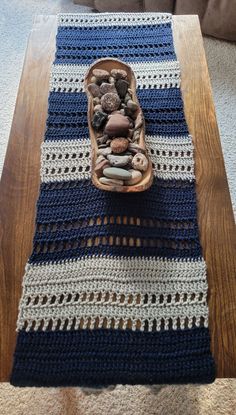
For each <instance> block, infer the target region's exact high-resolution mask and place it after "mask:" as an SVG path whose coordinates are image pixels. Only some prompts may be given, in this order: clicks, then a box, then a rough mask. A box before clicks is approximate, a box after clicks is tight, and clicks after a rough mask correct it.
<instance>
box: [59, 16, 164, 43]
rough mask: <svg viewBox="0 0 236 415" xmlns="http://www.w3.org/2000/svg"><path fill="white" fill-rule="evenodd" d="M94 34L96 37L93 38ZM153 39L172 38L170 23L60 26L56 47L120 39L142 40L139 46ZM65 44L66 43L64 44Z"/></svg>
mask: <svg viewBox="0 0 236 415" xmlns="http://www.w3.org/2000/svg"><path fill="white" fill-rule="evenodd" d="M95 33H96V36H95ZM154 35H155V37H159V36H161V37H170V36H172V29H171V23H170V22H169V23H163V24H159V25H142V24H140V25H137V26H136V25H135V26H121V25H120V26H119V24H118V25H116V26H115V25H114V26H109V25H108V26H99V25H97V26H96V27H92V26H83V27H82V26H77V27H75V26H61V27H58V30H57V37H56V39H57V45H61V44H63V42H65V44H68V45H70V46H71V41H70V40H71V39H74V40H75V39H81V40H85V41H86V40H88V44H90V43H97V42H98V43H100V41H104V39H109V40H112V39H114V38H115V39H116V40H117V42H118V43H119V41H121V40H122V39H130V40H132V41H133V39H135V38H142V42H140V43H141V44H143V38H144V37H145V39H146V38H149V37H151V38H154ZM66 42H67V43H66Z"/></svg>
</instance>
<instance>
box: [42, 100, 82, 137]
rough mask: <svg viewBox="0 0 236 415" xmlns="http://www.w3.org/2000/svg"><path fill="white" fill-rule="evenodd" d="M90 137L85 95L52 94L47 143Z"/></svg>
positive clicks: (46, 135) (49, 101)
mask: <svg viewBox="0 0 236 415" xmlns="http://www.w3.org/2000/svg"><path fill="white" fill-rule="evenodd" d="M86 137H89V130H88V121H87V97H86V94H85V93H82V92H80V93H79V92H78V93H77V92H76V93H63V92H50V94H49V98H48V119H47V130H46V134H45V141H50V140H57V141H59V140H76V139H81V138H86Z"/></svg>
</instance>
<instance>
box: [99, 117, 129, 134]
mask: <svg viewBox="0 0 236 415" xmlns="http://www.w3.org/2000/svg"><path fill="white" fill-rule="evenodd" d="M129 126H130V122H129V119H128V118H127V117H125V116H124V115H122V114H114V115H111V116H110V117H109V119H108V121H107V123H106V126H105V129H104V133H105V134H108V135H109V137H126V136H127V134H128V131H129Z"/></svg>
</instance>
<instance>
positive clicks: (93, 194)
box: [36, 178, 197, 224]
mask: <svg viewBox="0 0 236 415" xmlns="http://www.w3.org/2000/svg"><path fill="white" fill-rule="evenodd" d="M195 196H196V193H195V185H194V182H188V181H175V180H158V179H156V178H155V179H154V182H153V185H152V186H151V188H150V189H148V190H147V191H145V192H141V193H138V194H137V193H129V194H123V193H110V192H101V191H100V190H99V189H97V188H96V187H94V186H93V185H92V183H91V181H90V180H84V181H73V182H67V183H43V184H41V188H40V194H39V199H38V204H37V207H38V209H37V218H36V221H37V223H42V224H47V223H55V222H70V221H76V220H80V219H86V218H93V217H100V216H101V217H104V216H106V215H111V216H134V217H141V218H153V219H162V220H166V221H186V220H187V221H188V220H193V221H196V219H197V216H196V198H195Z"/></svg>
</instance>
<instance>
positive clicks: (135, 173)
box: [125, 170, 143, 186]
mask: <svg viewBox="0 0 236 415" xmlns="http://www.w3.org/2000/svg"><path fill="white" fill-rule="evenodd" d="M129 172H130V173H131V175H132V177H131V179H130V180H127V181H126V182H125V184H126V185H127V186H133V185H134V184H137V183H139V182H140V181H141V180H142V177H143V175H142V173H141V171H139V170H129Z"/></svg>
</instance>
